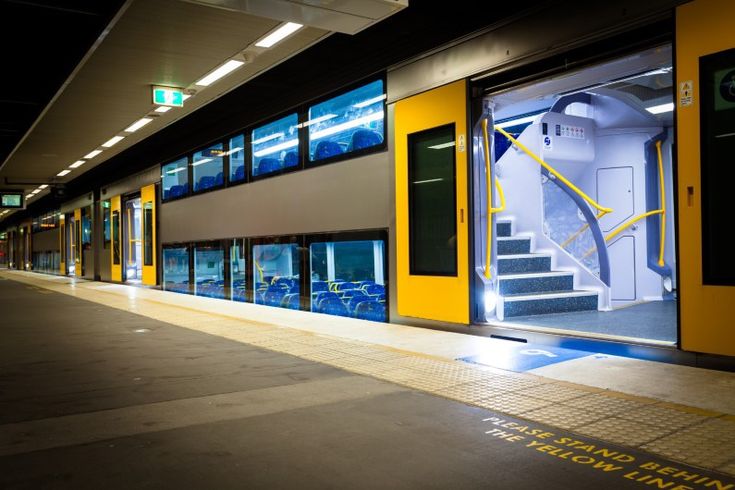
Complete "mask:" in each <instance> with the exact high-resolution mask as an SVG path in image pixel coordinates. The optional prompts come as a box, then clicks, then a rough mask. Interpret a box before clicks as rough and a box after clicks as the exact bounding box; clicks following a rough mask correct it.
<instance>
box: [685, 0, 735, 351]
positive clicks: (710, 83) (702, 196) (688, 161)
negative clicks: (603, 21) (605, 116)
mask: <svg viewBox="0 0 735 490" xmlns="http://www.w3.org/2000/svg"><path fill="white" fill-rule="evenodd" d="M733 18H735V4H734V3H733V2H732V1H731V0H696V1H693V2H690V3H687V4H684V5H682V6H680V7H677V9H676V78H677V85H676V87H677V93H676V98H677V147H678V177H679V178H678V197H679V271H680V272H679V277H680V308H681V320H680V322H681V347H682V349H684V350H687V351H694V352H703V353H710V354H721V355H729V356H735V329H733V328H732V323H733V322H732V305H733V304H735V287H733V286H735V265H733V262H732V259H731V249H732V240H731V239H730V238H729V235H728V233H729V232H730V229H731V227H732V224H731V219H730V217H729V214H728V213H727V212H728V210H729V209H730V208H731V202H730V200H731V194H732V171H731V170H730V168H731V167H732V163H731V161H730V160H731V159H732V154H733V151H735V50H734V49H733V48H735V38H733V35H732V19H733ZM723 155H724V158H723ZM723 216H725V217H726V219H724V220H723V219H721V218H722V217H723Z"/></svg>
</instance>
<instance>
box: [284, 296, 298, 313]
mask: <svg viewBox="0 0 735 490" xmlns="http://www.w3.org/2000/svg"><path fill="white" fill-rule="evenodd" d="M300 306H301V305H300V297H299V295H298V294H296V293H289V294H287V295H285V296H284V297H283V300H281V308H288V309H289V310H298V309H299V308H300Z"/></svg>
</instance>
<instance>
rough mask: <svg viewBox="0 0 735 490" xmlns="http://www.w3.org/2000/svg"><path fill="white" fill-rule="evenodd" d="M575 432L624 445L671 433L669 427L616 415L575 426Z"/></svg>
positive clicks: (636, 444)
mask: <svg viewBox="0 0 735 490" xmlns="http://www.w3.org/2000/svg"><path fill="white" fill-rule="evenodd" d="M575 431H576V432H579V433H580V434H584V435H586V436H591V437H596V438H598V439H603V440H606V441H612V442H615V443H617V444H624V445H626V446H640V445H641V444H645V443H647V442H650V441H653V440H655V439H658V438H660V437H663V436H665V435H667V434H670V433H671V430H670V429H662V428H661V427H656V426H653V425H648V424H644V423H641V422H632V421H630V420H625V419H621V418H617V417H609V418H604V419H602V420H598V421H597V422H592V423H590V424H587V425H583V426H580V427H577V428H576V429H575Z"/></svg>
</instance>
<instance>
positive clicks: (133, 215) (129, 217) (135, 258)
mask: <svg viewBox="0 0 735 490" xmlns="http://www.w3.org/2000/svg"><path fill="white" fill-rule="evenodd" d="M124 209H125V215H124V217H123V239H124V242H125V248H124V251H123V254H124V261H125V280H127V281H129V282H136V283H137V282H140V281H141V280H142V278H143V257H142V255H141V253H142V250H141V248H142V237H141V218H142V214H141V204H140V197H136V198H134V199H128V200H126V201H125V205H124Z"/></svg>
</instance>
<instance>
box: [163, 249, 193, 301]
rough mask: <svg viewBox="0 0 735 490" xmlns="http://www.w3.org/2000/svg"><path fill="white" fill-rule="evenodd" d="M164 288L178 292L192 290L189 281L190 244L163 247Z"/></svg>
mask: <svg viewBox="0 0 735 490" xmlns="http://www.w3.org/2000/svg"><path fill="white" fill-rule="evenodd" d="M162 252H163V267H162V270H163V289H164V290H166V291H175V292H177V293H189V292H191V288H190V283H189V246H188V245H165V246H164V247H163V250H162Z"/></svg>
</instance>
